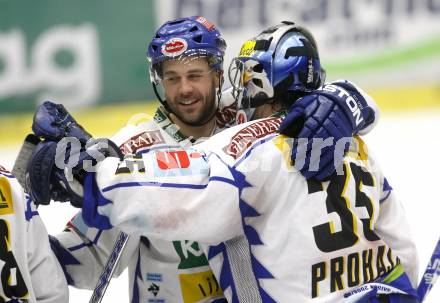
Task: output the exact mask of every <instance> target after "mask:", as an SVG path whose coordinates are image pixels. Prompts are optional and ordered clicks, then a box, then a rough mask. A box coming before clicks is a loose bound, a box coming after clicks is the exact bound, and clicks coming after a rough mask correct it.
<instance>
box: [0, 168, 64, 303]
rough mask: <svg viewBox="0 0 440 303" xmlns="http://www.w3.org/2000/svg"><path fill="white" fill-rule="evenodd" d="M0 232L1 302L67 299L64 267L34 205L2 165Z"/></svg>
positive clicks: (53, 302)
mask: <svg viewBox="0 0 440 303" xmlns="http://www.w3.org/2000/svg"><path fill="white" fill-rule="evenodd" d="M0 233H1V236H0V242H1V243H0V273H1V277H0V302H30V303H36V302H39V303H43V302H44V303H63V302H68V301H69V293H68V288H67V283H66V280H65V278H64V274H63V271H62V269H61V266H60V264H59V263H58V261H57V260H56V258H55V256H54V254H53V253H52V250H51V249H50V246H49V240H48V234H47V231H46V228H45V227H44V225H43V222H42V221H41V219H40V217H39V215H38V212H37V210H36V208H35V205H34V203H33V202H32V201H31V199H30V197H29V196H28V195H25V193H24V191H23V189H22V188H21V186H20V185H19V183H18V181H17V180H16V179H15V178H14V176H12V175H11V173H9V172H8V171H6V169H4V168H3V167H1V166H0Z"/></svg>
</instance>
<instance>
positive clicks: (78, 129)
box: [32, 101, 92, 145]
mask: <svg viewBox="0 0 440 303" xmlns="http://www.w3.org/2000/svg"><path fill="white" fill-rule="evenodd" d="M32 131H33V132H34V134H35V135H36V136H38V137H42V138H43V139H47V140H52V141H60V140H61V139H62V138H65V137H75V138H77V139H78V140H79V141H80V142H81V144H83V145H84V144H86V142H87V141H88V140H89V139H91V138H92V136H91V135H90V134H89V133H88V132H87V131H86V130H85V129H84V128H83V127H82V126H81V125H79V124H78V122H76V120H75V119H74V118H73V117H72V115H71V114H70V113H69V112H68V111H67V110H66V109H65V108H64V106H63V105H61V104H56V103H53V102H51V101H45V102H44V103H42V104H41V105H40V106H38V108H37V110H36V111H35V114H34V120H33V123H32Z"/></svg>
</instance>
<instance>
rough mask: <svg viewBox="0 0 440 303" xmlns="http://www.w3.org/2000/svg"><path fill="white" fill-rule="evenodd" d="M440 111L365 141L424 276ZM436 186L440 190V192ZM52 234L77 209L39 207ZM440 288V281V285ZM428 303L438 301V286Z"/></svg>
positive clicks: (438, 199)
mask: <svg viewBox="0 0 440 303" xmlns="http://www.w3.org/2000/svg"><path fill="white" fill-rule="evenodd" d="M439 133H440V110H432V111H425V112H417V113H412V114H406V113H401V114H394V113H393V114H392V113H384V114H383V115H382V118H381V120H380V122H379V124H378V126H377V127H376V128H375V129H374V130H373V131H372V132H371V133H370V134H368V135H367V136H366V137H365V141H366V142H367V144H368V146H369V148H370V149H373V151H374V153H375V154H376V155H377V156H378V158H379V160H380V163H381V166H382V168H383V171H384V172H385V175H386V177H387V179H388V181H389V182H390V185H391V186H392V187H393V188H394V190H395V192H396V194H397V195H398V197H399V198H400V200H402V202H403V204H404V207H405V209H406V212H407V216H408V219H409V222H410V225H411V227H412V231H413V234H414V237H415V241H416V244H417V247H418V251H419V259H420V274H421V273H422V272H423V271H424V270H425V267H426V265H427V262H428V260H429V258H430V256H431V254H432V251H433V249H434V246H435V244H436V242H437V240H438V239H439V237H440V195H439V193H440V178H439V176H440V162H439V161H440V134H439ZM17 149H18V147H17V146H9V147H4V146H1V151H0V163H2V165H4V166H6V167H9V168H11V166H12V163H13V161H14V159H15V155H16V153H17ZM437 187H438V188H437ZM39 211H40V215H41V217H42V218H43V221H44V222H45V223H46V226H47V229H48V231H49V233H52V234H55V233H57V232H59V231H61V230H62V229H63V227H64V225H65V223H66V222H67V221H68V220H69V219H70V218H71V217H72V216H73V215H74V213H75V212H76V210H75V209H73V208H72V207H70V205H67V204H60V203H55V204H52V205H50V206H45V207H40V208H39ZM438 283H439V284H440V282H438ZM70 291H71V292H70V302H75V303H78V302H88V300H89V298H90V294H91V292H90V291H84V290H77V289H74V288H71V289H70ZM102 302H127V303H128V302H129V300H128V281H127V273H126V272H125V273H124V274H123V275H122V276H120V277H119V278H117V279H114V280H113V281H112V283H111V284H110V286H109V288H108V290H107V293H106V295H105V297H104V299H103V301H102ZM425 302H427V303H438V302H440V285H436V286H435V287H434V288H433V290H432V291H431V293H430V294H429V296H428V297H427V299H426V300H425Z"/></svg>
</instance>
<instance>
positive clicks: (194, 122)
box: [167, 79, 219, 126]
mask: <svg viewBox="0 0 440 303" xmlns="http://www.w3.org/2000/svg"><path fill="white" fill-rule="evenodd" d="M211 87H212V88H211V90H210V92H209V94H207V95H206V96H202V98H203V100H204V101H206V102H203V106H202V107H201V110H200V112H199V114H198V115H197V116H196V117H195V118H192V119H188V118H187V117H186V115H185V113H184V112H182V111H181V110H179V108H178V107H177V106H175V102H168V107H169V108H170V110H171V112H172V113H173V114H174V115H175V116H177V118H179V120H180V121H182V122H183V123H185V124H187V125H190V126H203V125H205V124H207V123H208V122H210V121H211V120H212V118H213V117H214V116H215V113H216V111H217V108H218V104H217V103H218V102H219V100H217V94H216V85H215V79H213V80H212V85H211ZM167 100H169V99H168V97H167Z"/></svg>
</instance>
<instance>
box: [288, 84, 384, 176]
mask: <svg viewBox="0 0 440 303" xmlns="http://www.w3.org/2000/svg"><path fill="white" fill-rule="evenodd" d="M378 118H379V109H378V107H377V106H376V104H375V102H374V101H373V99H372V98H371V97H370V96H369V95H368V94H367V93H365V92H364V91H363V90H362V89H360V88H359V87H357V86H356V85H355V84H353V83H352V82H350V81H347V80H338V81H335V82H332V83H328V84H325V85H323V86H322V87H320V88H319V89H317V90H315V91H313V92H312V93H310V94H309V95H307V96H305V97H303V98H301V99H299V100H297V101H295V102H294V103H293V105H292V106H291V108H290V110H289V113H288V114H287V115H286V117H285V119H284V120H283V122H282V123H281V126H280V133H281V134H284V135H286V136H289V137H293V138H297V140H295V141H294V144H293V149H292V154H291V159H292V162H293V163H295V167H296V168H297V169H299V171H300V172H301V174H302V175H303V176H304V177H305V178H307V179H310V178H315V179H317V180H325V179H327V178H328V177H330V176H331V175H332V174H333V172H334V171H335V170H336V168H337V167H339V166H340V165H341V164H342V161H343V159H342V156H343V155H344V154H345V152H346V151H347V150H348V148H349V146H350V144H349V143H350V142H351V139H352V136H353V135H355V134H366V133H368V132H369V131H370V130H371V129H372V128H373V127H374V126H375V125H376V123H377V121H378ZM298 163H301V164H302V165H297V164H298Z"/></svg>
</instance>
